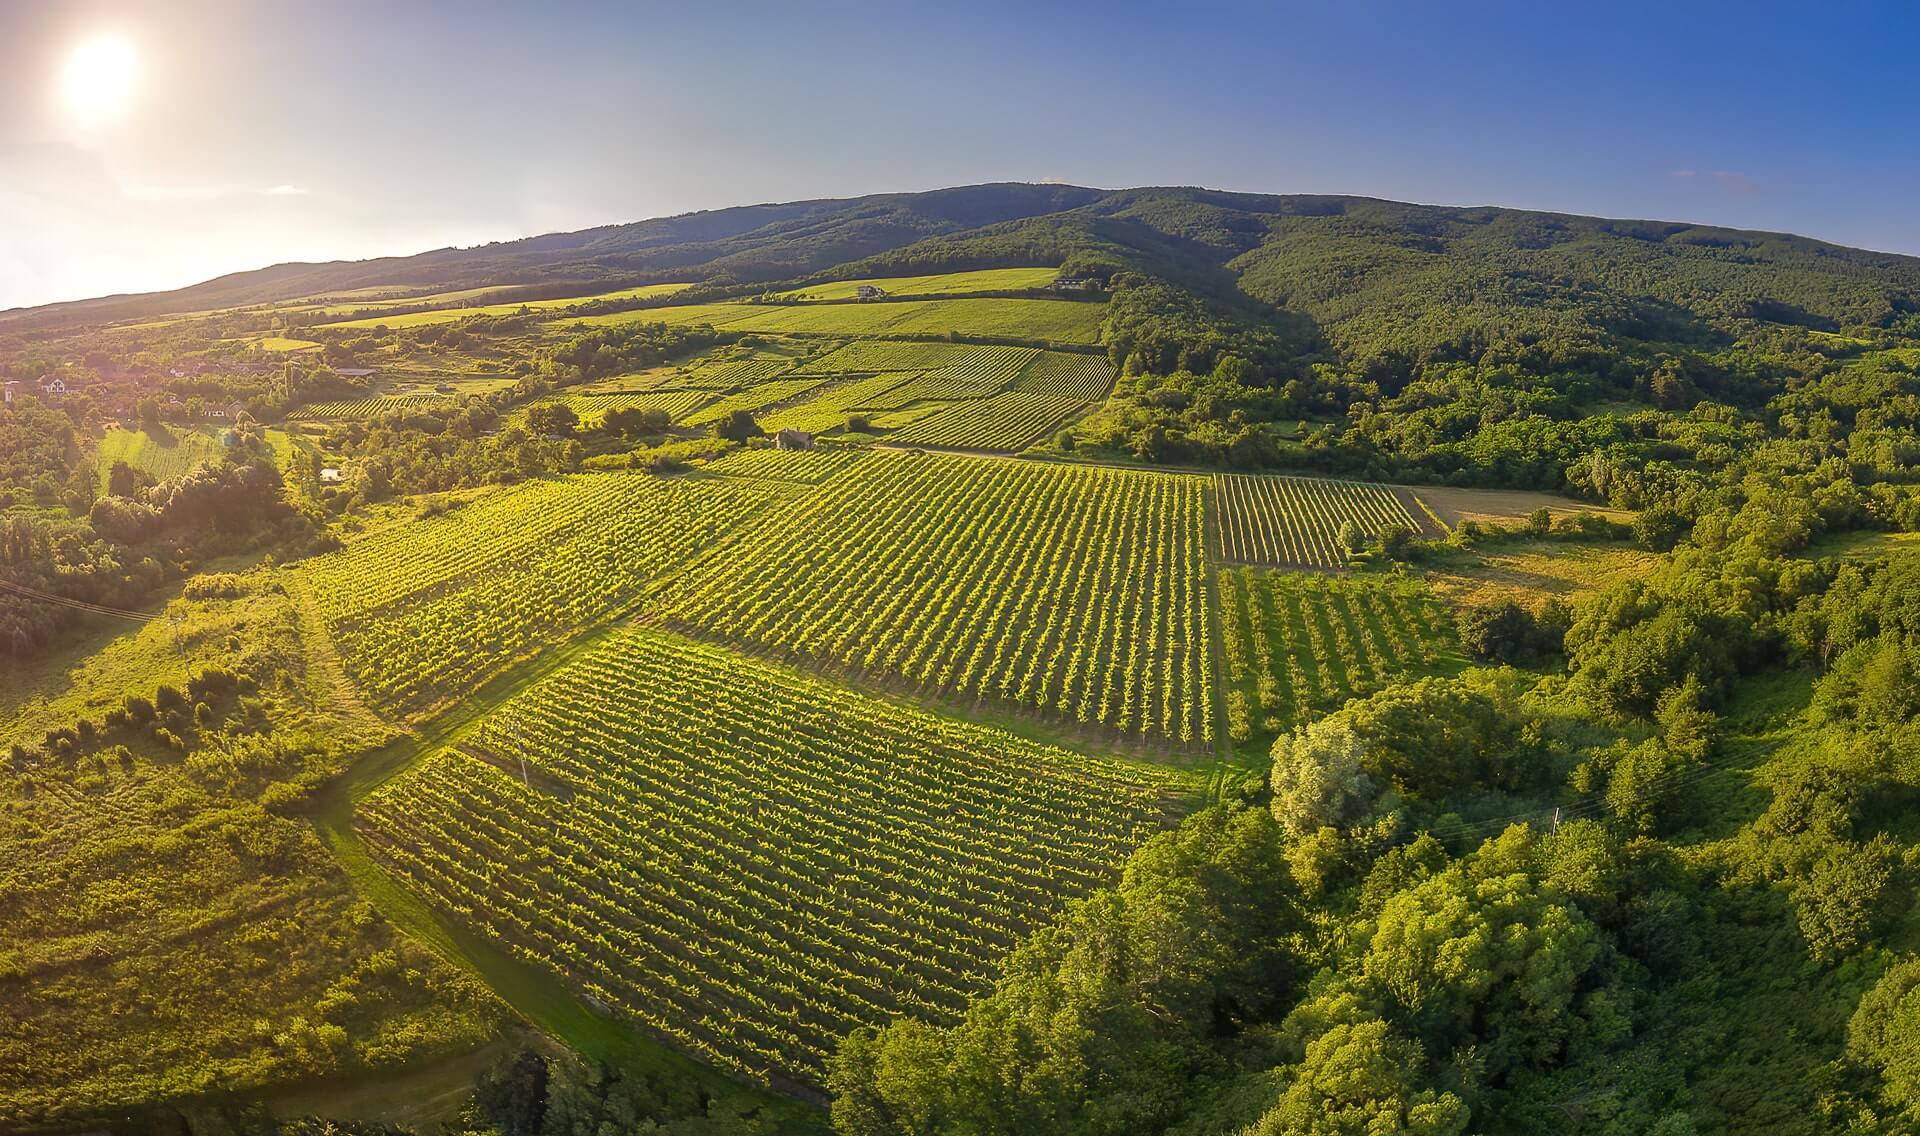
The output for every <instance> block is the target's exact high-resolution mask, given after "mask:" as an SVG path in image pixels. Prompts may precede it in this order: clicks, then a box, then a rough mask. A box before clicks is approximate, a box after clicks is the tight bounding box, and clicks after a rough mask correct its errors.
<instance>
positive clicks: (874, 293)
mask: <svg viewBox="0 0 1920 1136" xmlns="http://www.w3.org/2000/svg"><path fill="white" fill-rule="evenodd" d="M886 294H887V293H886V290H885V289H882V288H877V287H875V286H874V285H872V284H862V285H860V286H859V287H857V288H855V289H854V290H853V298H854V299H856V300H878V299H882V298H884V297H885V296H886Z"/></svg>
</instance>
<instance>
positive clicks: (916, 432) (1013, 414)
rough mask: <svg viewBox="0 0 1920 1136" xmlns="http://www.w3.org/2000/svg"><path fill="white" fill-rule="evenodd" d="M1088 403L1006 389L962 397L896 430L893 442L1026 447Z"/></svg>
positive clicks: (1009, 448) (975, 447)
mask: <svg viewBox="0 0 1920 1136" xmlns="http://www.w3.org/2000/svg"><path fill="white" fill-rule="evenodd" d="M1085 406H1086V403H1084V402H1080V401H1078V400H1076V399H1071V398H1055V397H1053V396H1052V395H1044V394H1022V393H1020V392H1018V391H1009V392H1008V393H1006V394H997V395H994V396H993V397H992V398H983V399H977V400H975V401H973V402H963V403H960V404H959V405H958V406H955V407H953V408H952V409H950V410H946V411H943V412H942V413H939V414H936V415H934V416H933V417H931V418H924V419H921V420H920V421H918V422H915V423H913V424H912V425H909V426H904V427H902V428H901V429H899V430H897V431H895V432H894V433H893V434H892V435H891V438H892V440H893V441H896V442H917V443H921V444H924V445H929V446H953V447H956V448H958V449H968V450H1007V451H1010V452H1011V451H1018V450H1024V449H1026V448H1027V447H1028V446H1031V445H1033V444H1034V443H1036V442H1039V441H1041V440H1043V439H1044V438H1046V436H1047V433H1048V431H1050V430H1053V429H1054V428H1055V427H1057V426H1059V425H1060V424H1061V423H1062V422H1063V421H1065V420H1066V419H1067V418H1068V417H1070V416H1071V415H1072V414H1073V413H1074V412H1075V411H1078V410H1080V409H1082V408H1084V407H1085Z"/></svg>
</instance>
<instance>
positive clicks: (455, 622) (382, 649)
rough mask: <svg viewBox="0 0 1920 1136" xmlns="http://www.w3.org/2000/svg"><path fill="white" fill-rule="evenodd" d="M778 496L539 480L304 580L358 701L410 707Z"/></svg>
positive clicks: (463, 688) (499, 662) (528, 647)
mask: <svg viewBox="0 0 1920 1136" xmlns="http://www.w3.org/2000/svg"><path fill="white" fill-rule="evenodd" d="M779 492H780V490H779V488H778V487H777V486H775V485H772V484H769V483H766V482H753V481H748V480H745V479H738V480H733V479H729V480H720V479H710V480H705V481H661V480H658V479H655V478H653V477H650V476H647V475H645V474H629V473H610V474H597V475H587V476H579V477H572V478H566V479H560V480H556V481H552V482H540V483H535V484H534V485H532V486H530V487H528V489H527V490H525V491H520V490H516V491H512V492H508V493H502V494H498V495H496V496H495V497H493V498H491V499H489V500H486V501H483V502H480V503H476V504H474V505H469V506H467V507H465V508H463V509H458V510H455V511H454V512H452V513H448V514H444V515H442V516H440V517H436V518H433V519H431V520H428V521H423V522H417V523H409V524H402V525H396V526H394V527H392V528H389V529H386V530H383V531H382V532H380V533H378V534H376V535H375V536H372V537H369V538H367V539H365V540H362V541H357V542H355V543H354V544H351V545H349V546H347V547H346V548H344V549H342V550H340V551H338V552H333V553H329V554H327V555H325V556H321V557H317V558H315V559H314V560H312V561H309V562H308V563H307V564H306V565H304V566H303V567H302V569H301V579H302V580H303V581H304V586H305V588H306V590H307V592H308V593H309V594H310V595H311V596H312V597H313V600H314V602H315V604H316V606H317V608H318V610H319V611H320V613H321V615H322V617H323V618H324V619H325V620H326V622H327V625H328V630H329V631H330V633H331V634H332V636H333V638H334V641H335V643H336V644H337V645H338V647H339V649H340V653H341V656H342V659H343V661H344V663H345V665H346V669H347V672H348V674H350V675H351V676H352V677H353V679H354V681H355V682H356V683H357V684H358V685H359V686H360V688H361V689H362V690H363V691H365V692H366V694H367V696H368V698H369V700H370V701H371V702H372V703H373V704H374V705H375V706H377V707H380V708H381V709H383V710H387V711H390V712H396V713H401V714H414V713H420V712H424V711H426V710H430V709H433V708H435V707H437V706H440V705H443V704H445V703H446V702H448V701H449V700H451V699H453V698H457V697H460V696H462V695H464V694H466V693H469V692H470V691H472V690H473V689H474V688H475V687H477V686H478V685H479V684H480V683H483V682H485V681H486V680H487V679H488V678H491V677H492V676H493V675H494V674H496V673H498V672H499V671H500V670H501V669H503V668H504V667H506V666H508V665H510V664H511V663H513V662H515V661H517V660H519V659H521V658H524V657H525V656H527V655H528V654H529V653H531V652H532V651H533V650H535V649H537V648H538V647H539V646H541V645H542V644H546V643H552V642H559V641H564V640H566V639H569V638H572V637H573V636H575V635H577V634H579V633H580V632H581V631H582V630H584V629H586V628H588V627H591V626H593V625H594V624H595V623H597V622H599V621H601V620H603V619H605V618H607V617H608V616H609V615H610V614H612V613H613V612H615V611H617V610H619V608H620V607H621V606H623V605H624V604H625V603H627V602H628V601H630V600H631V599H632V598H633V597H634V596H635V595H636V594H637V593H638V592H639V591H640V589H641V588H643V587H644V586H645V585H646V584H648V583H650V582H652V581H654V580H655V579H657V578H658V577H659V575H660V574H662V573H664V572H667V571H670V570H672V569H674V568H677V567H679V566H680V565H681V564H682V563H684V562H685V561H686V560H688V559H689V558H691V557H692V556H693V555H694V554H695V553H697V552H699V551H701V550H702V549H704V548H707V547H708V546H710V545H712V544H713V543H715V542H716V541H718V540H720V539H722V538H724V537H725V536H727V535H728V534H729V533H731V532H732V531H733V529H734V528H735V526H737V525H739V524H740V523H742V522H743V521H745V520H746V519H747V518H749V517H751V516H753V515H754V514H755V513H757V512H758V511H759V510H761V509H762V508H763V507H765V506H766V505H767V504H768V503H769V502H770V501H772V500H773V499H774V497H775V496H776V495H778V493H779Z"/></svg>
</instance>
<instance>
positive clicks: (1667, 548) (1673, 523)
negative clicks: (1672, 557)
mask: <svg viewBox="0 0 1920 1136" xmlns="http://www.w3.org/2000/svg"><path fill="white" fill-rule="evenodd" d="M1688 527H1689V526H1688V524H1687V519H1686V518H1685V517H1683V516H1681V515H1680V513H1679V511H1678V510H1676V509H1674V508H1672V507H1670V506H1667V505H1650V506H1648V507H1647V508H1645V509H1642V510H1640V512H1639V514H1638V515H1637V516H1635V517H1634V518H1633V539H1635V540H1637V541H1639V542H1640V545H1641V547H1643V548H1646V549H1650V550H1652V551H1654V552H1671V551H1673V546H1674V545H1676V544H1679V543H1680V538H1681V537H1683V536H1685V535H1687V529H1688Z"/></svg>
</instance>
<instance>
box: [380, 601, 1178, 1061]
mask: <svg viewBox="0 0 1920 1136" xmlns="http://www.w3.org/2000/svg"><path fill="white" fill-rule="evenodd" d="M463 748H464V749H465V750H467V751H468V752H454V751H449V752H443V753H441V754H439V755H437V756H435V757H433V758H431V759H429V760H428V761H426V762H424V763H422V764H421V765H419V766H417V767H415V768H414V769H413V770H411V771H409V772H408V773H407V774H405V775H404V776H402V777H400V778H397V779H396V780H394V781H392V782H390V783H389V784H387V785H385V786H383V787H382V788H380V789H379V790H377V791H376V792H375V793H374V794H372V795H371V796H370V797H368V798H367V799H366V800H364V801H363V802H361V804H360V807H359V812H358V817H357V822H358V825H359V828H360V830H361V832H362V833H363V834H364V835H365V837H366V840H367V842H368V844H369V846H370V847H371V848H372V850H373V851H374V853H375V855H376V856H377V857H378V858H379V859H381V860H382V861H384V862H385V863H386V864H387V865H388V866H389V867H390V868H391V869H392V870H393V871H394V872H396V873H397V874H398V875H399V876H400V877H401V879H402V880H403V881H404V882H405V883H406V885H407V886H408V887H410V888H411V889H413V890H414V891H415V892H417V893H418V894H420V895H421V896H423V897H424V898H426V899H427V900H428V902H430V903H431V904H433V905H434V906H435V907H437V908H438V909H439V910H441V911H442V912H443V913H445V914H447V915H449V916H451V917H453V918H455V919H457V920H460V921H462V922H465V923H467V924H469V925H470V926H472V927H474V928H476V929H477V930H479V931H481V932H482V933H484V934H485V935H487V936H489V937H490V938H493V939H494V940H496V941H498V942H500V943H502V944H504V945H506V946H508V947H509V948H510V949H512V950H513V951H514V953H516V954H517V955H519V956H520V957H522V958H525V959H528V960H531V961H533V962H535V963H538V964H540V965H542V966H546V967H549V968H551V969H552V970H554V971H555V972H556V973H558V974H560V975H561V976H563V977H564V978H566V979H567V980H569V981H570V982H572V983H573V984H574V985H575V986H576V987H577V988H578V989H579V990H580V991H581V992H582V993H583V994H585V995H587V996H588V997H590V998H592V999H593V1000H594V1001H595V1002H596V1003H598V1004H600V1005H603V1006H606V1007H608V1008H609V1009H611V1010H613V1011H614V1012H616V1013H618V1014H620V1015H622V1016H624V1017H626V1018H628V1019H629V1020H631V1021H634V1022H636V1023H639V1024H641V1025H643V1026H645V1027H646V1028H647V1029H649V1030H651V1031H653V1032H654V1033H656V1034H658V1035H660V1036H661V1037H663V1038H665V1039H667V1040H669V1041H671V1042H674V1043H676V1044H678V1045H680V1046H681V1047H683V1048H685V1049H686V1050H688V1051H690V1052H692V1053H693V1054H695V1055H696V1056H698V1057H700V1058H702V1059H704V1060H706V1061H708V1062H710V1063H712V1064H714V1065H716V1066H718V1067H720V1068H722V1069H726V1070H729V1071H732V1072H734V1073H736V1074H739V1075H742V1076H744V1077H747V1078H750V1079H752V1080H755V1081H758V1082H760V1083H762V1084H773V1085H777V1086H783V1087H784V1085H785V1084H788V1083H793V1082H798V1083H802V1084H807V1085H812V1086H815V1087H818V1086H820V1085H821V1084H822V1082H823V1079H824V1073H825V1062H826V1058H827V1056H828V1054H829V1053H830V1052H831V1051H832V1049H833V1047H834V1045H835V1044H836V1042H837V1041H838V1040H839V1039H840V1038H841V1037H843V1036H845V1035H846V1034H847V1033H849V1032H850V1031H851V1030H853V1029H854V1028H856V1027H858V1026H863V1025H878V1024H881V1023H883V1022H885V1021H887V1020H889V1019H891V1018H893V1017H895V1016H898V1015H907V1016H913V1017H918V1018H922V1019H926V1020H931V1021H935V1022H944V1021H950V1020H952V1019H953V1018H955V1017H956V1016H957V1015H958V1014H959V1013H960V1012H961V1010H962V1009H964V1007H965V1005H966V1003H967V1001H968V999H969V998H970V997H971V996H973V995H974V994H977V993H978V992H979V991H981V990H982V989H984V988H985V987H986V986H988V985H989V984H990V982H991V975H992V970H993V964H994V962H995V961H996V960H997V959H998V958H999V957H1000V956H1002V955H1004V954H1005V953H1006V952H1007V951H1008V950H1009V949H1011V948H1012V947H1013V946H1014V945H1015V944H1016V943H1017V942H1018V941H1019V940H1020V938H1021V937H1022V936H1023V935H1024V934H1026V933H1027V932H1028V931H1029V930H1031V929H1032V928H1033V927H1035V926H1037V925H1038V924H1040V923H1043V922H1045V921H1047V920H1048V919H1050V918H1051V917H1053V915H1054V914H1055V913H1056V912H1058V911H1059V909H1060V908H1061V906H1062V905H1063V903H1064V902H1065V901H1066V900H1067V899H1068V898H1069V897H1072V896H1075V895H1078V894H1082V893H1084V892H1086V891H1088V890H1091V889H1092V888H1094V887H1096V886H1099V885H1101V884H1103V883H1105V882H1107V881H1108V880H1109V879H1110V878H1111V875H1112V872H1113V871H1114V870H1115V868H1116V867H1117V865H1118V864H1119V863H1120V862H1121V860H1122V859H1123V858H1124V857H1125V855H1126V854H1127V852H1128V851H1129V850H1130V849H1131V848H1132V847H1133V846H1135V845H1136V844H1137V843H1139V842H1140V841H1141V840H1142V839H1144V838H1145V836H1146V835H1148V834H1149V833H1150V832H1152V831H1153V830H1154V829H1155V828H1157V827H1158V826H1159V825H1160V824H1161V823H1162V822H1163V816H1164V814H1165V812H1166V810H1167V808H1168V806H1169V797H1168V794H1169V791H1170V789H1171V787H1172V786H1171V782H1170V777H1169V775H1168V774H1167V773H1166V772H1165V771H1163V770H1156V769H1152V768H1150V767H1141V766H1131V765H1123V764H1120V763H1116V762H1109V761H1101V760H1096V759H1091V758H1085V757H1081V756H1078V755H1075V754H1071V753H1068V752H1065V751H1062V750H1058V749H1052V748H1048V747H1043V746H1040V745H1037V744H1034V743H1031V742H1027V741H1025V740H1023V739H1021V738H1018V737H1014V736H1012V735H1010V734H1006V733H1002V732H1000V731H996V730H991V729H987V728H984V727H980V726H974V725H969V724H966V723H961V722H956V721H951V720H947V719H943V718H937V717H934V716H932V715H929V714H926V713H922V712H919V711H916V710H912V709H906V708H902V707H899V706H895V705H892V704H889V703H885V702H881V701H878V700H875V699H871V698H866V697H863V696H860V695H857V694H854V693H851V692H848V691H845V690H841V689H837V688H835V687H832V686H829V685H827V684H825V683H822V682H818V681H815V680H811V679H808V678H806V677H804V676H801V675H798V674H794V673H792V672H790V671H787V670H786V669H785V668H782V667H778V666H775V665H772V664H767V663H762V662H755V661H751V660H748V659H744V658H741V657H739V656H736V655H732V654H730V653H727V652H725V651H722V650H719V649H717V648H712V647H707V646H704V645H701V644H696V643H690V642H687V641H685V640H681V639H678V638H677V637H674V636H670V635H667V634H664V633H660V632H654V631H647V630H635V631H628V632H622V633H621V634H620V635H619V636H618V637H616V638H615V639H613V640H612V641H610V642H609V643H607V644H606V645H604V646H602V647H599V648H596V649H595V650H594V651H593V652H592V653H591V654H590V655H588V656H586V657H585V658H583V659H581V660H580V661H578V662H576V663H574V664H572V665H570V666H569V667H567V668H566V669H565V670H563V671H561V672H559V673H558V674H556V675H555V676H554V677H552V678H550V679H548V680H547V681H545V682H543V683H541V684H540V685H539V686H537V687H535V688H534V689H532V690H530V691H528V692H527V693H525V694H523V695H521V696H520V697H518V698H516V699H514V700H513V701H511V702H509V703H508V704H506V705H505V706H504V707H503V708H502V709H501V710H499V711H496V712H495V713H494V714H493V715H491V716H490V717H488V718H487V719H485V720H484V722H483V723H482V725H481V727H480V728H479V730H478V731H477V736H476V737H475V738H474V740H473V741H472V742H471V743H469V744H467V745H466V746H465V747H463ZM522 761H524V762H525V767H526V769H527V771H528V772H527V776H526V780H525V781H523V780H522V776H521V772H520V770H521V764H520V763H521V762H522Z"/></svg>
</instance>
